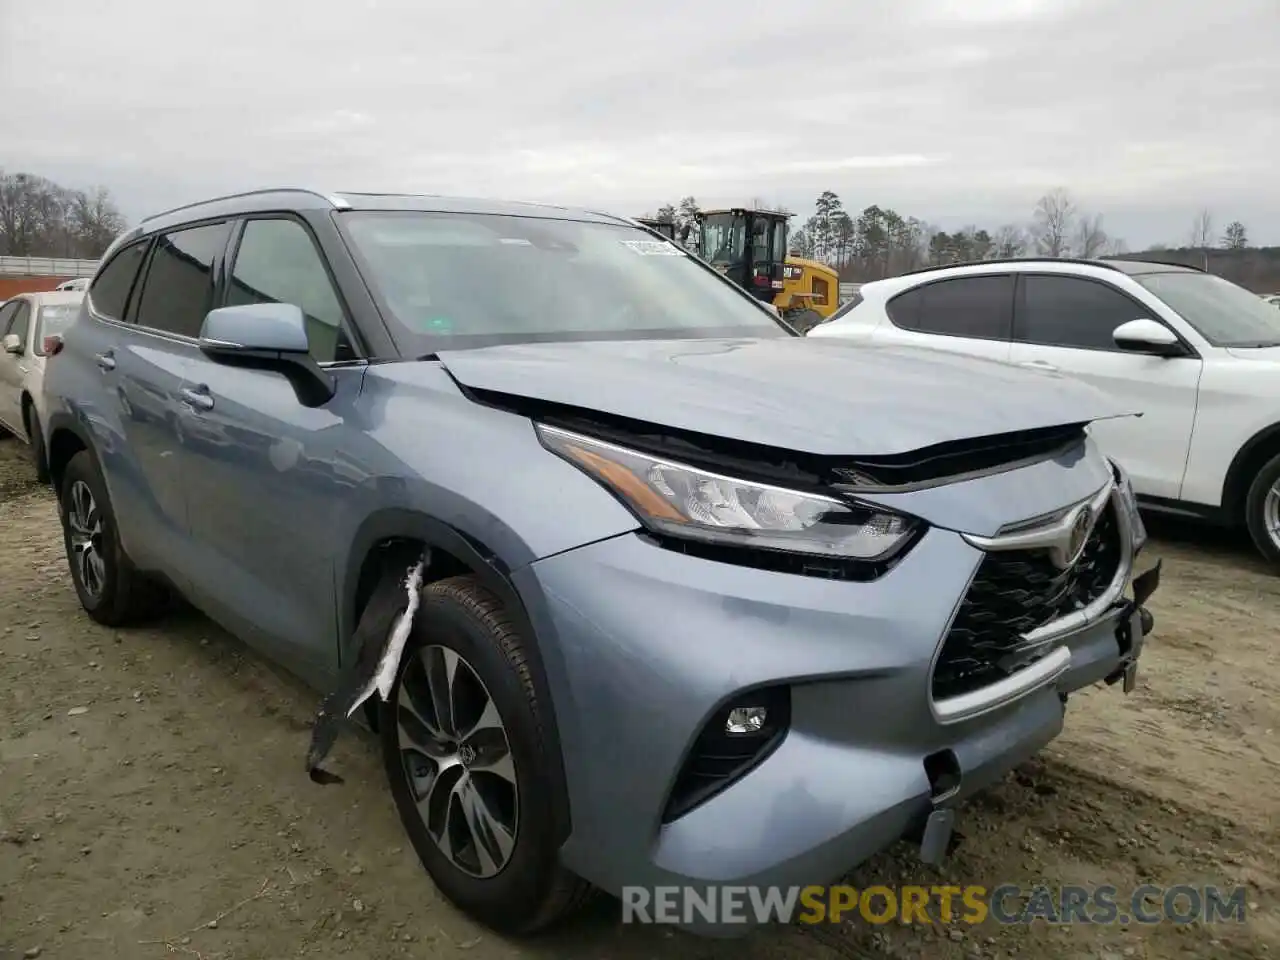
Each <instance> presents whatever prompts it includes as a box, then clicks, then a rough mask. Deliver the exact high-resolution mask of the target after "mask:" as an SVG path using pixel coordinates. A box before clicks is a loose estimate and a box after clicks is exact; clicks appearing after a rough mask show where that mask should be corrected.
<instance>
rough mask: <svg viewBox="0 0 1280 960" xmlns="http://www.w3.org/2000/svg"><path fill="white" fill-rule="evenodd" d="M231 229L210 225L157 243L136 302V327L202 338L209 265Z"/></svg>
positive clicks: (210, 275)
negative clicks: (140, 294) (201, 331)
mask: <svg viewBox="0 0 1280 960" xmlns="http://www.w3.org/2000/svg"><path fill="white" fill-rule="evenodd" d="M229 230H230V225H229V224H226V223H211V224H208V225H206V226H202V227H191V228H190V229H187V230H176V231H174V232H173V233H166V234H163V235H161V236H160V237H159V238H158V239H157V240H156V245H155V249H154V251H153V252H152V254H151V262H150V265H149V266H148V267H147V273H146V278H145V279H144V280H143V284H142V298H141V300H140V301H139V303H138V315H137V318H136V322H137V324H138V326H140V327H149V328H150V329H152V330H163V331H165V332H166V333H176V334H178V335H180V336H183V337H191V338H192V339H194V338H196V337H198V336H200V327H201V326H202V325H203V324H204V318H205V315H206V314H207V313H208V312H209V310H210V309H211V308H212V306H213V265H214V262H215V261H216V260H217V258H218V256H219V255H220V254H221V253H222V250H223V248H224V247H225V246H226V243H227V232H228V231H229Z"/></svg>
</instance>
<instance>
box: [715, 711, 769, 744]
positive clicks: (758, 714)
mask: <svg viewBox="0 0 1280 960" xmlns="http://www.w3.org/2000/svg"><path fill="white" fill-rule="evenodd" d="M768 718H769V708H768V707H754V706H744V707H734V708H733V709H732V710H730V711H729V716H728V717H727V718H726V719H725V722H724V732H725V733H727V734H729V736H731V737H744V736H748V735H749V734H752V733H759V732H760V731H761V730H763V729H764V724H765V721H766V720H768Z"/></svg>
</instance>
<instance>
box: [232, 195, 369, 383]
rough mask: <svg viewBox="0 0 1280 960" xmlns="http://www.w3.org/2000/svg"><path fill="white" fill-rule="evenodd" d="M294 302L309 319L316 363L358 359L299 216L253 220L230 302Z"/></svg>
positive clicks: (240, 254) (321, 263) (237, 263)
mask: <svg viewBox="0 0 1280 960" xmlns="http://www.w3.org/2000/svg"><path fill="white" fill-rule="evenodd" d="M251 303H291V304H293V305H294V306H296V307H298V308H299V309H300V310H301V311H302V313H303V316H304V317H306V321H307V343H308V344H309V345H310V348H311V356H312V357H313V358H314V359H315V361H316V362H317V363H328V362H331V361H334V360H350V359H354V357H355V352H354V351H353V350H352V349H351V343H350V341H349V340H348V339H347V336H346V334H345V332H344V331H343V328H342V324H343V311H342V303H341V301H340V300H339V299H338V294H337V291H335V290H334V288H333V282H332V281H331V280H330V279H329V271H328V270H326V269H325V265H324V261H323V260H322V259H321V258H320V252H319V251H318V250H317V249H316V246H315V244H314V243H312V241H311V236H310V234H308V233H307V230H306V228H304V227H303V226H302V225H301V224H300V223H298V222H297V221H295V220H282V219H276V220H250V221H249V222H248V223H246V224H245V225H244V235H243V236H242V237H241V239H240V248H239V250H238V251H237V252H236V261H235V267H234V268H233V269H232V271H231V288H230V289H229V290H228V291H227V304H228V305H229V306H243V305H245V304H251Z"/></svg>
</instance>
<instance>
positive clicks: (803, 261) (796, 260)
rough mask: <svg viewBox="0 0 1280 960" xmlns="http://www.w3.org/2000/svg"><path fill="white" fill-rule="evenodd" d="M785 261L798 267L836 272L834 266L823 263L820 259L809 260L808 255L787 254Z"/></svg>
mask: <svg viewBox="0 0 1280 960" xmlns="http://www.w3.org/2000/svg"><path fill="white" fill-rule="evenodd" d="M786 262H787V263H790V264H794V265H795V266H799V267H809V268H810V269H813V270H821V271H823V272H824V273H836V272H837V271H836V268H835V267H833V266H831V264H829V263H823V262H822V261H821V260H811V259H809V258H808V257H797V256H796V255H795V254H794V253H788V254H787V260H786Z"/></svg>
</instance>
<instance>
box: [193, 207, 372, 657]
mask: <svg viewBox="0 0 1280 960" xmlns="http://www.w3.org/2000/svg"><path fill="white" fill-rule="evenodd" d="M237 232H238V233H239V236H238V239H234V240H233V241H232V246H233V250H234V252H233V254H232V256H231V257H229V258H228V265H227V269H226V280H225V287H226V297H225V303H226V305H227V306H238V305H244V304H250V303H291V304H294V305H296V306H298V307H300V308H301V309H302V312H303V314H304V316H305V317H306V320H307V326H308V340H309V343H310V346H311V355H312V357H313V358H314V359H315V360H316V361H317V362H318V363H319V364H321V365H323V366H325V367H326V368H327V369H328V371H329V372H330V374H331V375H332V376H333V377H334V380H335V382H336V386H337V395H336V396H335V397H333V399H332V400H330V401H329V402H328V403H326V404H325V405H324V406H321V407H305V406H303V405H302V404H301V403H300V402H299V400H298V397H297V394H296V393H295V392H294V388H293V387H292V385H291V384H290V383H289V381H288V380H287V379H286V378H285V376H284V375H283V374H281V373H279V372H276V371H272V370H255V369H249V368H245V367H233V366H226V365H223V364H219V363H215V362H213V361H212V360H210V359H208V358H207V357H204V356H200V357H198V358H197V360H196V361H195V363H194V364H193V365H192V367H191V368H190V369H189V371H188V381H187V383H186V384H184V387H183V392H184V393H185V394H186V395H187V396H188V397H190V398H194V399H193V402H190V403H188V404H187V405H186V406H185V407H184V409H183V413H182V416H183V424H184V426H183V433H184V435H185V436H186V437H187V442H188V446H189V451H190V455H189V457H188V458H187V460H186V461H185V464H184V466H185V470H186V473H185V485H186V488H187V489H188V490H189V491H190V498H191V501H190V502H191V514H190V515H191V531H192V536H193V540H194V543H193V546H192V551H193V552H192V556H193V557H194V559H195V563H196V577H195V583H194V585H193V587H192V589H193V591H194V594H193V599H197V602H198V603H199V604H200V606H201V607H202V608H203V609H204V610H206V611H208V612H209V613H210V614H211V615H212V616H214V617H215V618H217V619H218V620H220V621H222V622H223V623H224V624H226V625H227V626H228V627H229V628H230V629H232V630H233V631H235V632H236V633H238V634H239V635H240V636H242V637H244V638H245V639H246V640H248V641H249V642H251V643H254V644H255V645H258V646H264V647H266V648H268V649H269V651H270V652H271V654H272V655H273V656H275V657H278V658H279V659H281V660H283V661H285V662H286V663H287V664H288V665H289V666H290V667H291V668H292V669H294V671H295V672H297V673H299V674H300V675H302V676H303V677H305V678H307V679H310V680H312V681H313V682H321V681H323V680H324V679H325V678H326V677H327V675H328V674H329V673H330V672H332V670H333V669H334V667H335V666H336V657H337V609H336V606H335V602H334V564H335V562H336V561H337V559H338V558H336V557H335V556H334V555H333V546H332V542H333V538H332V537H331V536H330V531H331V530H332V528H333V525H334V522H335V520H336V517H337V515H338V513H339V511H340V509H341V505H342V503H343V500H344V498H345V497H347V496H348V494H349V492H350V491H351V490H352V489H353V488H354V486H355V485H356V484H357V483H359V482H360V480H361V479H362V477H361V474H360V472H359V471H358V470H354V469H351V467H350V465H351V462H352V459H353V457H354V456H356V455H357V454H356V451H352V450H350V449H348V448H347V447H346V445H344V444H343V443H342V438H343V437H344V436H346V437H348V438H350V436H351V433H352V428H351V426H350V423H351V422H352V421H351V419H350V414H351V406H352V403H353V401H354V400H355V398H356V397H357V395H358V394H359V391H360V384H361V380H362V378H363V372H364V370H363V364H362V363H360V362H359V361H356V352H355V350H354V349H353V346H352V344H353V342H354V340H353V337H352V336H351V333H350V331H351V326H350V324H349V322H348V316H347V311H346V309H345V306H344V303H343V301H342V298H341V297H340V295H339V293H338V289H337V286H336V284H335V283H334V282H333V280H332V277H331V276H330V272H329V268H328V266H327V263H326V261H325V259H324V256H323V254H322V253H321V250H320V248H319V246H318V245H317V243H316V241H315V238H314V236H313V235H312V233H311V230H310V227H309V226H308V225H307V224H306V223H305V222H304V221H302V220H300V219H296V218H293V217H290V216H283V215H281V216H264V217H261V218H252V219H247V220H245V221H244V222H243V224H242V225H241V227H239V228H238V231H237ZM343 559H345V558H343Z"/></svg>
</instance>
